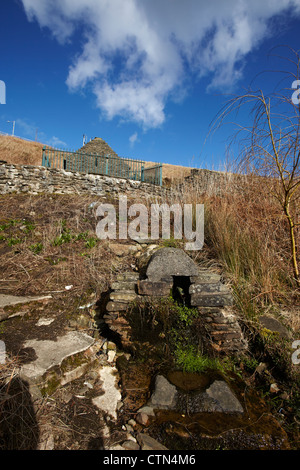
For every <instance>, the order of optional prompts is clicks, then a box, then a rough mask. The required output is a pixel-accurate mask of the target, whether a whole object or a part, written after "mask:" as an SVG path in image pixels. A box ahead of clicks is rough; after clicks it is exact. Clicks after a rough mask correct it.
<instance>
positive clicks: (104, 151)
mask: <svg viewBox="0 0 300 470" xmlns="http://www.w3.org/2000/svg"><path fill="white" fill-rule="evenodd" d="M78 152H84V153H94V154H97V155H101V156H106V155H110V156H112V157H118V158H120V157H119V156H118V154H117V153H116V152H115V151H114V150H113V149H112V148H111V147H110V146H109V145H108V144H107V143H106V142H105V140H103V139H101V138H100V137H95V138H94V139H93V140H91V141H90V142H88V143H87V144H85V145H84V146H83V147H81V148H80V149H78Z"/></svg>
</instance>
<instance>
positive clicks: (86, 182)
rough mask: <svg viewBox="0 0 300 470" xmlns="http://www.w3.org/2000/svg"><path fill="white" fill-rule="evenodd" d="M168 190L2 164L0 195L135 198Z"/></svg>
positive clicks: (88, 175) (39, 167) (94, 176)
mask: <svg viewBox="0 0 300 470" xmlns="http://www.w3.org/2000/svg"><path fill="white" fill-rule="evenodd" d="M166 191H167V190H165V189H163V188H161V187H160V186H154V185H152V184H148V183H142V182H141V181H133V180H127V179H122V178H111V177H108V176H102V175H92V174H82V173H73V172H68V171H65V170H57V169H52V168H45V167H42V166H32V165H11V164H6V163H1V162H0V194H8V193H14V192H16V193H28V194H39V193H57V194H82V195H84V194H87V195H90V194H94V195H97V196H104V195H107V194H110V195H112V194H113V195H118V193H122V194H124V193H125V194H127V195H128V196H132V197H141V196H161V195H163V194H165V192H166Z"/></svg>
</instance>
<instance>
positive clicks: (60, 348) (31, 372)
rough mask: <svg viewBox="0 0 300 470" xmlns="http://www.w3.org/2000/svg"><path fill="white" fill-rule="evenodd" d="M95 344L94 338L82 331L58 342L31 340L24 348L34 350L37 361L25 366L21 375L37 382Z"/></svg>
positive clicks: (59, 338) (67, 335)
mask: <svg viewBox="0 0 300 470" xmlns="http://www.w3.org/2000/svg"><path fill="white" fill-rule="evenodd" d="M93 343H94V338H92V337H91V336H88V335H87V334H85V333H81V332H80V331H70V332H69V333H67V334H66V335H64V336H60V337H58V338H57V340H56V341H50V340H37V339H31V340H28V341H26V342H25V343H24V345H23V347H24V348H33V349H34V350H35V353H36V356H37V358H36V360H34V361H33V362H30V363H28V364H24V365H23V366H22V368H21V375H23V376H26V377H28V378H30V379H31V380H37V379H39V378H40V377H42V376H43V375H44V374H45V372H47V371H48V370H49V369H51V368H52V367H54V366H59V365H60V364H61V363H62V361H63V360H64V359H66V358H67V357H69V356H72V355H73V354H77V353H80V352H83V351H85V350H86V349H88V348H89V347H90V346H92V344H93Z"/></svg>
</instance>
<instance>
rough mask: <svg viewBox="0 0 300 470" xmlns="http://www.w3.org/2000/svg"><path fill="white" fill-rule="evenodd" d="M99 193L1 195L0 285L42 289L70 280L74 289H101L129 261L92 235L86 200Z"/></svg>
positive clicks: (56, 287) (16, 290)
mask: <svg viewBox="0 0 300 470" xmlns="http://www.w3.org/2000/svg"><path fill="white" fill-rule="evenodd" d="M97 200H99V201H98V202H100V199H99V198H96V197H95V196H93V197H89V196H87V197H83V196H77V195H74V196H72V195H66V196H59V195H53V196H49V195H39V196H25V195H7V196H2V197H1V206H0V256H1V261H2V263H1V265H2V266H1V277H0V290H1V292H3V293H6V292H7V293H11V292H13V293H15V294H20V295H24V294H27V295H29V294H31V295H35V294H42V293H45V294H46V293H51V292H52V291H59V290H62V289H64V287H65V286H67V285H73V290H72V292H73V293H74V295H83V294H84V292H87V291H91V290H92V291H94V292H95V293H97V294H100V293H101V292H102V290H105V289H106V287H107V285H108V283H109V282H110V280H111V278H112V276H113V275H114V274H115V273H116V272H118V271H119V270H122V268H123V266H124V265H126V263H128V262H129V261H130V260H129V261H128V260H127V258H126V257H125V258H124V259H123V258H122V259H121V258H118V257H114V256H113V254H112V252H110V250H109V243H108V242H107V241H105V240H104V241H101V240H99V239H97V237H96V233H95V227H96V218H95V214H94V211H93V209H90V208H89V206H90V204H91V202H95V201H97Z"/></svg>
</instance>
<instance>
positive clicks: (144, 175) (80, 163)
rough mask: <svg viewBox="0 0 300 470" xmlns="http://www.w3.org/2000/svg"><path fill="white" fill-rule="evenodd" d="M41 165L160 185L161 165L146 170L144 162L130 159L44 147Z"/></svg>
mask: <svg viewBox="0 0 300 470" xmlns="http://www.w3.org/2000/svg"><path fill="white" fill-rule="evenodd" d="M42 165H43V166H44V167H46V168H56V169H59V170H66V171H71V172H79V173H85V174H87V173H88V174H94V175H106V176H112V177H115V178H126V179H131V180H136V181H143V182H146V183H151V184H155V185H159V186H161V185H162V164H160V163H158V164H157V165H155V166H152V167H150V168H146V167H145V162H144V161H142V160H133V159H131V158H121V157H118V156H113V155H98V154H95V153H85V152H71V151H68V150H59V149H53V148H50V147H44V148H43V160H42Z"/></svg>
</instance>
